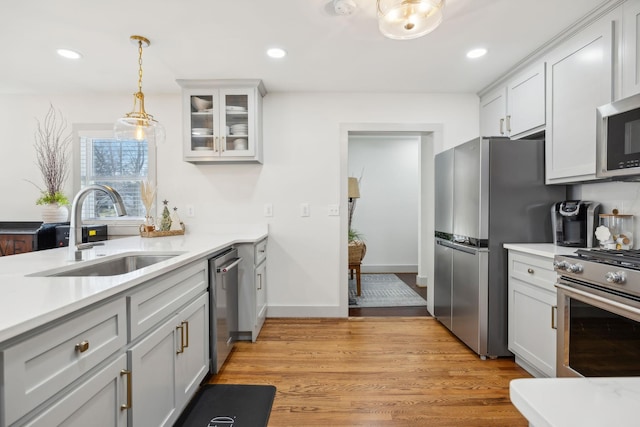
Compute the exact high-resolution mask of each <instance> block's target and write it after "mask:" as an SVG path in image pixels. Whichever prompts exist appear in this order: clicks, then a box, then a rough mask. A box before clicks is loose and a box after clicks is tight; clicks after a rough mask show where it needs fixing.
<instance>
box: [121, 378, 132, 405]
mask: <svg viewBox="0 0 640 427" xmlns="http://www.w3.org/2000/svg"><path fill="white" fill-rule="evenodd" d="M123 375H126V376H127V403H124V404H122V405H120V410H121V411H124V410H125V409H130V408H131V371H129V370H127V369H123V370H121V371H120V376H123Z"/></svg>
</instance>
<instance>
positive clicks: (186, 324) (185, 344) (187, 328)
mask: <svg viewBox="0 0 640 427" xmlns="http://www.w3.org/2000/svg"><path fill="white" fill-rule="evenodd" d="M182 325H184V328H185V335H186V336H187V338H186V339H185V340H184V347H183V348H187V347H189V322H188V321H186V320H184V321H183V322H182Z"/></svg>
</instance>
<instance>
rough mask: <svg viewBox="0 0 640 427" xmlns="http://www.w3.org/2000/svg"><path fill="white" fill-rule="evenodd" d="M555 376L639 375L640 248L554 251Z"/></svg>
mask: <svg viewBox="0 0 640 427" xmlns="http://www.w3.org/2000/svg"><path fill="white" fill-rule="evenodd" d="M554 267H555V269H556V271H557V272H558V274H559V278H558V282H557V283H556V288H557V289H558V325H557V327H558V334H557V339H558V342H557V344H558V345H557V352H558V353H557V359H556V360H557V361H556V363H557V369H556V373H557V375H558V376H559V377H567V376H584V377H603V376H607V377H608V376H640V250H622V251H615V250H598V249H594V250H577V251H576V252H575V255H556V257H555V261H554Z"/></svg>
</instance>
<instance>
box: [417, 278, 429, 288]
mask: <svg viewBox="0 0 640 427" xmlns="http://www.w3.org/2000/svg"><path fill="white" fill-rule="evenodd" d="M416 286H419V287H421V288H426V287H427V276H416Z"/></svg>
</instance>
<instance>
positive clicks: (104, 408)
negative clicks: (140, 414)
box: [24, 354, 127, 427]
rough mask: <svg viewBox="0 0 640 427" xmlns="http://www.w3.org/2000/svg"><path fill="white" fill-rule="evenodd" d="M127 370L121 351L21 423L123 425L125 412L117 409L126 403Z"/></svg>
mask: <svg viewBox="0 0 640 427" xmlns="http://www.w3.org/2000/svg"><path fill="white" fill-rule="evenodd" d="M126 370H127V358H126V356H125V355H124V354H123V355H121V356H120V357H118V358H117V359H116V360H114V361H113V362H112V363H110V364H108V365H107V366H106V367H104V368H103V369H101V370H100V371H99V372H98V373H96V374H95V375H93V376H91V378H89V379H88V380H87V381H85V382H84V383H82V384H81V385H80V386H78V387H77V388H76V389H75V390H73V391H72V392H71V393H69V394H68V395H66V396H64V397H63V398H62V399H60V400H59V401H58V402H57V403H55V404H54V405H53V406H51V407H49V408H48V409H46V410H45V411H44V412H42V413H40V414H39V415H38V416H37V417H36V418H34V419H32V420H30V421H28V422H27V423H26V424H24V425H25V426H34V427H35V426H44V425H46V426H58V425H64V426H67V427H87V426H93V425H102V426H117V427H123V426H126V425H127V411H124V410H122V409H120V405H122V404H124V403H125V402H126V382H127V379H126V377H125V376H123V371H126Z"/></svg>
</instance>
